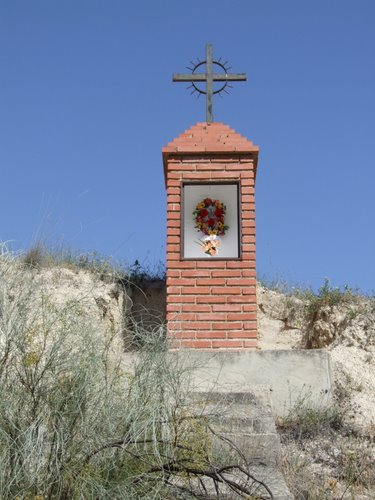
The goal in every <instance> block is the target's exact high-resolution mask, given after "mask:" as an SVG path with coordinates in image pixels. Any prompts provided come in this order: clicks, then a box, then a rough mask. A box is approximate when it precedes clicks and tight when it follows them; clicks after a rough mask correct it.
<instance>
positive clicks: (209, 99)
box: [173, 43, 246, 123]
mask: <svg viewBox="0 0 375 500" xmlns="http://www.w3.org/2000/svg"><path fill="white" fill-rule="evenodd" d="M204 64H205V65H206V72H205V73H195V71H196V70H197V69H198V67H200V66H202V65H204ZM226 64H227V63H222V62H220V59H219V60H218V61H214V60H213V58H212V44H210V43H208V44H207V45H206V60H205V61H199V60H198V63H197V64H194V63H192V68H188V69H191V70H192V72H191V74H186V75H182V74H174V75H173V81H174V82H190V83H191V84H192V85H191V86H192V87H193V92H198V93H199V94H205V96H206V121H207V123H212V122H213V120H214V117H213V109H212V108H213V96H214V94H220V92H222V91H224V92H227V91H226V87H227V86H228V82H244V81H246V74H245V73H239V74H231V73H228V71H227V70H228V69H230V68H228V67H227V66H226ZM214 65H216V66H219V67H220V68H221V69H222V70H223V71H224V73H214V72H213V69H214ZM195 82H197V83H199V82H205V83H206V90H205V91H203V90H201V89H200V88H199V87H198V86H197V85H195ZM214 82H225V83H224V85H222V86H221V87H220V88H219V89H218V90H214V85H213V84H214Z"/></svg>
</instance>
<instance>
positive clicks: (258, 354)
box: [123, 349, 333, 416]
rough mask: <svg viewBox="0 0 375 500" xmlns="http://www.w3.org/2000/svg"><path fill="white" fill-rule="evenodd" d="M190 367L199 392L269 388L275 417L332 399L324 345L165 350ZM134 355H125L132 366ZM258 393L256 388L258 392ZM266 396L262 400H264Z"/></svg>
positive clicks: (330, 375) (126, 361)
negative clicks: (303, 401)
mask: <svg viewBox="0 0 375 500" xmlns="http://www.w3.org/2000/svg"><path fill="white" fill-rule="evenodd" d="M168 356H172V357H175V356H177V357H178V358H179V359H180V360H181V363H183V364H184V365H185V366H191V367H192V373H191V374H192V382H193V386H194V389H195V390H196V391H197V392H207V391H212V392H220V393H230V392H233V393H238V392H239V393H243V392H246V391H248V392H249V393H251V392H252V390H253V389H254V387H255V386H259V385H262V386H265V387H264V391H269V396H270V399H271V403H272V412H273V415H274V416H283V415H285V413H286V412H288V410H289V409H290V408H291V407H292V406H293V405H294V404H295V403H296V402H297V401H298V400H300V399H301V398H303V399H306V400H308V401H309V402H311V403H312V404H314V405H316V406H317V407H324V406H326V405H329V404H331V403H332V385H333V376H332V368H331V357H330V353H329V352H328V351H326V350H324V349H314V350H307V349H293V350H266V351H233V352H230V351H218V352H212V351H197V350H181V351H176V352H169V353H168ZM136 358H137V354H136V353H126V354H124V356H123V362H124V365H125V366H127V368H128V369H130V370H131V366H132V365H133V364H134V361H135V360H136ZM258 392H259V391H258ZM267 399H268V394H267V398H266V399H265V401H264V402H265V404H266V401H267Z"/></svg>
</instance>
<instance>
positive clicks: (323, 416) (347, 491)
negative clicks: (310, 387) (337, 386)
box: [278, 399, 375, 500]
mask: <svg viewBox="0 0 375 500" xmlns="http://www.w3.org/2000/svg"><path fill="white" fill-rule="evenodd" d="M278 430H279V433H280V435H281V440H282V444H283V448H282V449H283V455H282V470H283V473H284V477H285V479H286V481H287V484H288V486H289V488H290V490H291V492H292V493H293V494H294V495H295V498H296V500H318V499H331V500H335V499H349V498H350V499H354V498H355V499H357V498H363V499H365V498H373V494H374V493H375V454H374V452H375V449H374V444H373V443H372V442H371V440H370V439H368V438H364V437H363V436H357V435H356V434H355V433H353V432H352V430H351V429H350V428H348V427H347V426H346V425H344V423H343V416H342V414H341V410H340V409H338V408H337V407H335V406H327V407H326V408H323V409H318V408H316V407H314V405H311V404H308V402H307V401H306V400H304V399H301V400H299V401H297V403H296V405H295V406H294V407H293V408H292V409H291V410H290V412H289V413H288V415H287V416H286V417H285V418H283V419H280V420H279V421H278Z"/></svg>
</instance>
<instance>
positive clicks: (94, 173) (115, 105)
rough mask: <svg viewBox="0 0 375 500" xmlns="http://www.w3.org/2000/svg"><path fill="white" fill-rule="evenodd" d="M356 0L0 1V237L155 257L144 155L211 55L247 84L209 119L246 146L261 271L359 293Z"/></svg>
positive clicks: (361, 210) (363, 160)
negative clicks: (195, 65) (255, 149)
mask: <svg viewBox="0 0 375 500" xmlns="http://www.w3.org/2000/svg"><path fill="white" fill-rule="evenodd" d="M374 26H375V2H374V1H373V0H357V1H354V0H353V1H345V0H330V1H327V0H314V1H312V0H311V1H307V0H306V1H297V0H295V1H290V0H284V1H279V0H273V1H267V0H264V1H260V0H258V1H253V0H231V1H228V0H225V1H224V0H215V1H209V0H206V1H204V0H189V1H188V2H180V1H177V0H174V1H172V0H159V1H156V0H153V1H152V0H138V1H137V2H133V1H132V2H130V1H126V0H122V1H115V0H107V1H96V0H64V1H62V0H60V1H57V0H55V1H52V0H44V1H40V0H33V1H29V0H23V1H21V0H12V1H5V0H1V1H0V167H1V184H0V204H1V210H0V239H1V240H3V241H4V240H12V241H13V247H14V248H23V249H25V248H27V247H29V246H30V245H32V244H33V243H34V242H35V240H37V239H38V238H39V239H43V240H47V241H48V242H49V243H51V244H60V243H63V244H65V245H67V246H71V247H72V248H73V249H75V250H77V251H88V252H91V251H97V252H99V253H101V254H104V255H112V256H113V257H114V259H115V260H120V261H122V262H123V263H130V264H131V263H132V262H134V260H135V259H139V260H141V261H143V262H145V263H146V264H149V265H153V264H154V263H156V262H158V261H159V259H162V260H163V259H164V252H165V190H164V179H163V169H162V161H161V147H162V146H163V145H165V144H166V143H167V142H169V141H170V140H171V139H173V138H174V137H175V136H176V135H178V134H179V133H181V132H183V131H184V130H185V129H187V128H189V127H190V126H191V125H193V124H195V123H196V122H199V121H204V119H205V112H204V100H203V99H199V100H197V99H196V98H195V97H194V96H190V94H189V92H188V91H186V90H185V85H184V84H173V83H172V79H171V77H172V73H173V72H184V71H185V66H186V65H187V64H188V63H189V61H190V60H191V59H193V58H195V57H197V56H198V57H200V58H204V48H205V44H206V43H207V42H211V43H213V45H214V55H215V56H216V57H220V56H221V57H223V58H224V59H228V60H229V61H230V63H231V65H232V71H235V72H246V73H247V75H248V82H246V83H240V84H237V85H235V86H234V87H235V88H233V89H232V92H231V95H229V96H225V97H224V98H223V99H219V98H217V99H216V101H215V119H216V120H217V121H221V122H224V123H226V124H228V125H230V126H231V127H232V128H234V129H235V130H237V131H238V132H239V133H241V134H243V135H245V136H246V137H247V138H249V139H250V140H252V141H253V142H254V143H255V144H258V145H259V147H260V159H259V170H258V178H257V186H256V202H257V267H258V273H259V274H260V275H267V276H269V277H273V276H283V277H285V278H286V279H288V280H289V281H291V282H296V283H303V284H310V285H312V286H314V287H317V286H319V285H320V284H321V283H322V282H323V279H324V278H325V277H329V278H330V280H331V283H332V284H333V285H343V284H345V283H348V284H350V285H352V286H359V287H361V288H362V289H364V290H367V291H370V290H372V289H374V288H375V231H374V216H375V195H374V194H375V164H374V163H375V162H374V145H375V141H374V132H375V127H374V125H375V123H374V122H375V57H374V49H375V29H374Z"/></svg>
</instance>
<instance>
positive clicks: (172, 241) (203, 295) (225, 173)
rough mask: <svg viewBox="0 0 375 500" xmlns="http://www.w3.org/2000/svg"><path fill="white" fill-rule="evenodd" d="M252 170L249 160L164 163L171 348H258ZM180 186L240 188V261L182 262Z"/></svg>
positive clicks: (174, 159) (196, 158)
mask: <svg viewBox="0 0 375 500" xmlns="http://www.w3.org/2000/svg"><path fill="white" fill-rule="evenodd" d="M254 165H255V157H254V156H252V155H251V154H233V153H232V155H230V156H229V155H227V156H225V155H223V154H221V155H219V154H218V155H213V156H210V157H206V156H203V155H193V156H186V155H179V154H178V153H176V154H173V155H170V156H169V157H168V159H167V168H166V170H167V171H166V182H167V327H168V337H169V342H170V346H171V348H178V347H187V348H194V349H195V348H202V349H237V350H238V349H244V348H245V349H246V348H255V347H256V346H257V317H256V274H255V204H254ZM182 181H215V182H217V181H239V182H240V202H241V204H240V218H241V221H240V227H241V230H240V232H241V259H240V260H214V259H212V260H210V259H204V260H203V259H202V260H196V261H192V260H182V259H181V247H180V244H181V232H182V228H181V189H182Z"/></svg>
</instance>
